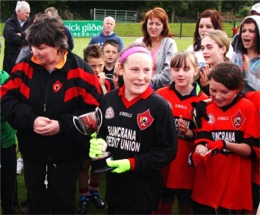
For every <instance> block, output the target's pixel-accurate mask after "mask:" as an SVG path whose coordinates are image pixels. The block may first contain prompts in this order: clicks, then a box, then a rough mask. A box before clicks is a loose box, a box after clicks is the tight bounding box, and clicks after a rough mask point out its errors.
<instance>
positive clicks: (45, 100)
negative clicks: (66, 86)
mask: <svg viewBox="0 0 260 215" xmlns="http://www.w3.org/2000/svg"><path fill="white" fill-rule="evenodd" d="M50 79H51V75H49V78H48V82H47V86H46V89H45V97H44V104H43V112H46V111H47V101H48V91H49V84H50Z"/></svg>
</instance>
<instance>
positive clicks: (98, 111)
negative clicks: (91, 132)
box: [96, 107, 103, 133]
mask: <svg viewBox="0 0 260 215" xmlns="http://www.w3.org/2000/svg"><path fill="white" fill-rule="evenodd" d="M96 113H97V114H98V118H99V119H100V120H99V125H98V126H97V128H98V130H97V133H98V131H99V128H100V127H101V125H102V122H103V116H102V111H101V110H100V108H99V107H96Z"/></svg>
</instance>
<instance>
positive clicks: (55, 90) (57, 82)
mask: <svg viewBox="0 0 260 215" xmlns="http://www.w3.org/2000/svg"><path fill="white" fill-rule="evenodd" d="M61 88H62V83H60V81H58V80H57V81H56V82H55V83H54V84H53V85H52V89H53V91H54V92H55V93H57V92H59V90H60V89H61Z"/></svg>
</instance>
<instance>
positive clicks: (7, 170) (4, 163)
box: [0, 70, 18, 214]
mask: <svg viewBox="0 0 260 215" xmlns="http://www.w3.org/2000/svg"><path fill="white" fill-rule="evenodd" d="M7 78H8V73H7V72H5V71H2V70H1V71H0V85H2V84H3V83H4V81H5V80H6V79H7ZM0 136H1V168H0V171H1V173H0V175H1V206H2V214H16V213H17V208H18V200H17V199H18V197H17V183H16V144H15V143H16V131H15V130H14V129H13V128H12V127H11V125H10V124H9V123H8V122H7V121H6V120H5V119H4V118H3V117H2V116H1V135H0Z"/></svg>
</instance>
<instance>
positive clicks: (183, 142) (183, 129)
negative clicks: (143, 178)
mask: <svg viewBox="0 0 260 215" xmlns="http://www.w3.org/2000/svg"><path fill="white" fill-rule="evenodd" d="M170 66H171V74H172V79H173V82H172V83H171V84H170V85H169V86H167V87H164V88H161V89H159V90H157V93H158V94H159V95H161V96H162V97H164V98H165V99H166V100H167V101H168V102H169V104H170V106H171V109H172V114H173V116H174V118H175V124H176V129H177V133H178V152H177V156H176V159H175V160H174V161H172V162H171V164H170V165H169V166H168V167H167V168H166V169H165V170H166V171H163V172H164V173H165V175H164V177H165V189H164V193H163V196H162V199H161V202H160V206H159V209H158V214H171V211H172V206H173V203H174V198H175V196H176V197H177V199H178V204H179V213H180V214H192V210H191V190H192V187H193V181H194V174H195V169H192V168H190V167H189V165H188V163H187V159H188V156H189V154H190V152H191V151H193V150H194V143H193V140H194V138H195V125H194V123H193V121H192V110H193V108H192V105H191V104H192V102H199V101H201V100H203V99H205V98H207V95H206V94H205V93H203V92H202V91H201V89H200V86H199V85H198V84H197V83H196V82H194V79H195V77H196V76H197V75H198V70H199V69H198V63H197V58H196V56H195V54H194V53H193V52H180V53H177V54H176V55H175V56H174V57H173V58H172V60H171V62H170Z"/></svg>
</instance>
